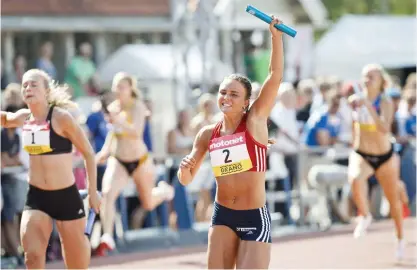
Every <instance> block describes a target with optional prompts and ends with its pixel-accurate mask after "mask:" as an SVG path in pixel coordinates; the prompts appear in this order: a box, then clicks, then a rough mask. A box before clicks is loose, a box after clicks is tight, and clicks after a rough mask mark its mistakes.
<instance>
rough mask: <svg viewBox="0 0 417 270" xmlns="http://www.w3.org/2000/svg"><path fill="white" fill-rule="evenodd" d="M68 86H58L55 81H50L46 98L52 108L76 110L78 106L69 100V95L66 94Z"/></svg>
mask: <svg viewBox="0 0 417 270" xmlns="http://www.w3.org/2000/svg"><path fill="white" fill-rule="evenodd" d="M68 88H69V87H68V85H66V84H64V85H60V84H58V83H56V82H55V81H50V83H49V92H48V94H47V96H46V99H47V100H48V103H49V104H50V105H52V106H56V107H60V108H64V109H73V108H77V107H78V105H77V104H76V103H75V102H73V101H72V100H71V95H70V94H69V93H68Z"/></svg>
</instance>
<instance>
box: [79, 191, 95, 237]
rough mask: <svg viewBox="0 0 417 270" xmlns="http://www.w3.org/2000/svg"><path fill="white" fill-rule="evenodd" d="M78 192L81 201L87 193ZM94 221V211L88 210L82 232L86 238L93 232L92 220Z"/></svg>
mask: <svg viewBox="0 0 417 270" xmlns="http://www.w3.org/2000/svg"><path fill="white" fill-rule="evenodd" d="M79 192H80V196H81V199H83V200H84V199H85V198H87V196H88V191H87V190H85V189H81V190H79ZM97 193H98V195H99V196H100V192H97ZM95 219H96V212H95V211H94V209H92V208H90V211H89V212H88V217H87V224H86V225H85V230H84V234H85V235H87V236H90V235H91V232H92V231H93V225H94V220H95Z"/></svg>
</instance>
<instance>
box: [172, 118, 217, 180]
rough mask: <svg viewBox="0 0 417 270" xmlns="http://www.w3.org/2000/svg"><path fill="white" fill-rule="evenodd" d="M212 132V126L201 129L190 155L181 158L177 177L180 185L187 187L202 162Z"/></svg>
mask: <svg viewBox="0 0 417 270" xmlns="http://www.w3.org/2000/svg"><path fill="white" fill-rule="evenodd" d="M212 131H213V125H209V126H205V127H203V128H202V129H201V130H200V131H199V132H198V134H197V136H196V138H195V140H194V145H193V149H192V150H191V153H190V154H189V155H187V156H186V157H184V158H183V160H182V161H181V164H180V168H179V170H178V173H177V176H178V179H179V180H180V183H181V184H183V185H184V186H185V185H188V184H189V183H191V181H192V180H193V178H194V176H195V174H196V173H197V171H198V169H199V168H200V166H201V163H202V162H203V160H204V158H205V155H206V153H207V149H208V144H209V141H210V138H211V133H212Z"/></svg>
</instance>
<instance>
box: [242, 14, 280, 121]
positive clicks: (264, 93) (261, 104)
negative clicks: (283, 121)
mask: <svg viewBox="0 0 417 270" xmlns="http://www.w3.org/2000/svg"><path fill="white" fill-rule="evenodd" d="M277 23H280V22H279V21H278V20H277V19H274V20H273V21H272V22H271V24H270V25H269V30H270V31H271V34H272V50H271V59H270V64H269V75H268V77H267V78H266V80H265V82H264V84H263V85H262V88H261V90H260V93H259V96H258V98H257V99H256V100H255V101H254V103H253V105H252V107H251V109H250V114H251V115H253V116H255V117H257V118H258V117H259V118H265V119H266V118H267V117H268V116H269V114H270V113H271V111H272V108H273V107H274V105H275V102H276V97H277V94H278V88H279V85H280V83H281V80H282V76H283V69H284V67H283V63H284V50H283V44H282V32H281V31H279V30H277V29H276V28H275V27H274V25H275V24H277Z"/></svg>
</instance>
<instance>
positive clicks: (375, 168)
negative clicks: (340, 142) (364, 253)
mask: <svg viewBox="0 0 417 270" xmlns="http://www.w3.org/2000/svg"><path fill="white" fill-rule="evenodd" d="M362 75H363V80H364V91H363V93H364V95H361V93H356V94H354V95H352V96H351V97H349V103H350V104H351V105H352V107H353V108H354V112H353V113H354V114H353V120H354V126H353V134H352V137H353V149H354V151H352V153H351V155H350V157H349V169H348V172H349V181H350V182H351V185H352V195H353V200H354V202H355V204H356V206H357V208H358V211H359V213H360V216H359V218H358V224H357V226H356V228H355V231H354V237H355V238H357V237H360V236H362V235H363V234H364V233H365V232H366V229H367V228H368V227H369V225H370V224H371V221H372V217H371V215H370V214H369V207H368V197H367V181H368V179H369V177H371V176H372V175H373V174H375V177H376V179H378V182H379V183H380V185H381V187H382V189H383V191H384V194H385V196H386V198H387V199H388V201H389V203H390V212H391V216H392V218H393V219H394V222H395V228H396V231H397V239H398V247H397V252H396V256H397V258H399V257H401V256H402V255H403V249H404V242H403V240H402V239H403V218H402V208H401V200H400V198H399V196H400V191H399V189H398V188H399V185H398V182H399V181H400V176H399V166H398V164H399V163H398V160H397V159H398V156H397V155H395V154H394V148H393V142H392V141H391V138H392V135H391V132H390V131H391V125H392V121H393V117H394V113H393V108H394V107H393V103H392V101H391V100H390V99H389V98H387V97H386V96H384V94H383V92H384V89H385V88H386V86H387V83H388V78H389V77H388V74H387V73H386V72H385V71H384V69H383V68H382V67H381V66H379V65H375V64H372V65H367V66H365V67H364V69H363V72H362Z"/></svg>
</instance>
